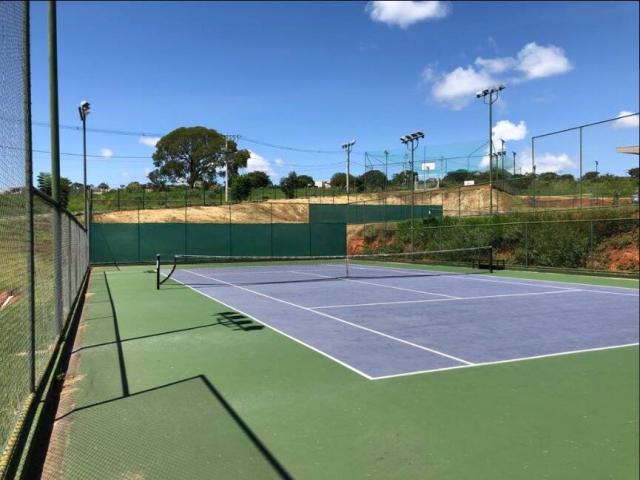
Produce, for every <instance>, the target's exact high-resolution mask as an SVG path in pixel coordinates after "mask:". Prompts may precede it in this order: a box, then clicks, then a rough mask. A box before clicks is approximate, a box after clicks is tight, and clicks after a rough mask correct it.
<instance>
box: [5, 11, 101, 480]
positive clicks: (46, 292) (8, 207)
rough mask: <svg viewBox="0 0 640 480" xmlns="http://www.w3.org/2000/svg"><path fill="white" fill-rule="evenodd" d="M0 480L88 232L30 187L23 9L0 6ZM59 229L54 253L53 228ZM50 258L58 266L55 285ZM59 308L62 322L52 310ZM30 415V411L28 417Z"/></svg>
mask: <svg viewBox="0 0 640 480" xmlns="http://www.w3.org/2000/svg"><path fill="white" fill-rule="evenodd" d="M0 71H1V72H2V73H1V74H0V106H1V107H2V115H1V116H0V255H1V256H2V259H3V262H4V266H3V268H2V269H0V478H4V476H5V475H6V474H7V472H8V471H9V470H10V469H11V468H15V459H16V457H17V456H18V455H17V452H16V445H17V444H18V443H20V442H21V441H22V440H21V439H24V438H25V434H26V432H27V431H28V430H29V417H30V415H31V418H32V415H33V412H34V411H35V407H36V406H37V405H36V401H37V398H38V395H39V394H40V393H41V392H42V391H43V389H44V387H45V386H46V385H45V383H46V381H47V375H46V372H47V371H48V369H49V367H50V365H51V364H52V360H53V357H54V352H55V349H56V345H57V344H58V343H59V341H60V339H61V335H62V333H63V327H64V325H65V324H66V322H67V320H68V318H70V314H71V311H72V309H73V306H74V304H75V302H76V300H77V298H78V296H79V293H80V291H81V286H82V283H83V280H84V278H85V276H86V273H87V271H88V266H89V265H88V262H89V258H88V243H87V232H86V230H85V229H84V227H83V226H82V225H81V224H80V223H78V221H77V220H76V219H75V217H73V216H72V215H71V214H70V213H69V212H68V211H66V210H64V209H63V208H61V207H60V206H59V205H58V204H56V202H54V201H53V200H52V199H50V198H49V197H47V196H46V195H44V194H42V193H41V192H39V191H38V190H36V189H35V188H33V186H32V167H31V152H32V150H31V118H30V92H29V84H30V77H29V10H28V4H27V3H26V2H1V3H0ZM57 216H58V217H59V218H60V220H61V223H62V226H63V242H62V248H61V249H56V248H55V244H54V240H53V225H54V221H55V218H56V217H57ZM55 259H60V261H61V263H62V265H63V275H62V278H61V279H58V281H56V276H55V275H54V262H55ZM58 302H61V303H62V306H63V309H62V316H58V315H57V313H56V312H57V311H59V310H57V309H56V305H57V304H58ZM29 412H31V413H29Z"/></svg>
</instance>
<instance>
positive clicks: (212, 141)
mask: <svg viewBox="0 0 640 480" xmlns="http://www.w3.org/2000/svg"><path fill="white" fill-rule="evenodd" d="M249 156H250V154H249V151H248V150H238V145H237V144H236V142H234V141H233V140H229V141H228V152H227V151H225V137H224V135H222V134H220V133H218V132H217V131H216V130H214V129H211V128H205V127H181V128H177V129H175V130H173V131H172V132H170V133H168V134H167V135H165V136H164V137H162V138H161V139H160V140H159V141H158V143H157V144H156V151H155V152H154V154H153V164H154V165H155V166H156V167H157V168H158V171H159V174H161V175H163V176H165V177H166V178H167V179H168V180H169V181H170V182H174V181H176V180H184V181H186V182H187V185H189V187H190V188H193V187H194V185H195V184H196V182H206V183H208V184H213V183H215V180H216V175H217V173H218V172H217V169H218V168H220V167H222V166H224V165H225V163H226V161H228V164H229V171H228V175H229V179H231V178H233V177H234V176H235V175H237V173H238V169H239V168H243V167H246V166H247V160H248V159H249Z"/></svg>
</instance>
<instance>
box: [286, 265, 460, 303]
mask: <svg viewBox="0 0 640 480" xmlns="http://www.w3.org/2000/svg"><path fill="white" fill-rule="evenodd" d="M290 272H291V273H297V274H298V275H309V276H312V277H320V278H336V277H330V276H328V275H322V274H320V273H311V272H298V271H295V270H290ZM336 280H344V281H345V282H354V283H363V284H365V285H373V286H376V287H384V288H392V289H393V290H402V291H405V292H413V293H424V294H427V295H434V296H436V297H446V298H448V299H449V300H458V299H460V298H462V297H454V296H453V295H445V294H444V293H434V292H427V291H426V290H415V289H413V288H404V287H396V286H395V285H385V284H384V283H375V282H365V281H364V280H354V279H353V278H336Z"/></svg>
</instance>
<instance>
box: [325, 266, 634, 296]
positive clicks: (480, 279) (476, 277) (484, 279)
mask: <svg viewBox="0 0 640 480" xmlns="http://www.w3.org/2000/svg"><path fill="white" fill-rule="evenodd" d="M390 263H391V262H390ZM326 266H327V267H331V266H333V265H326ZM349 268H355V269H359V270H374V271H378V272H379V271H385V270H393V271H396V272H403V273H416V272H421V271H422V272H432V273H442V274H444V275H446V274H452V275H455V272H453V273H452V272H444V271H437V270H426V269H420V268H416V269H407V268H404V269H403V268H395V267H386V266H385V267H360V266H356V265H350V266H349ZM458 278H460V279H461V280H471V281H476V282H491V283H503V284H505V285H525V286H530V287H541V286H546V287H549V288H558V289H561V290H572V288H571V287H557V286H555V285H545V284H546V283H564V284H565V285H575V286H580V287H586V286H592V285H589V284H587V283H572V282H559V281H556V280H535V279H532V280H530V282H537V283H527V282H513V281H503V280H497V279H495V280H494V279H490V278H487V277H486V276H485V275H484V274H475V275H464V274H462V275H459V277H458ZM501 278H502V277H501ZM600 288H622V289H625V290H630V288H628V287H616V286H611V287H609V286H601V287H600ZM631 289H632V288H631ZM582 290H583V291H585V292H597V293H609V294H611V295H625V296H628V297H637V296H638V294H635V293H618V292H608V291H604V290H591V289H582Z"/></svg>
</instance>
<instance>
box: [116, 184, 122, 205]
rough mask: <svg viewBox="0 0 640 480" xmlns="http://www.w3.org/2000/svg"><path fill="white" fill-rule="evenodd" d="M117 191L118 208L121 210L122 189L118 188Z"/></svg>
mask: <svg viewBox="0 0 640 480" xmlns="http://www.w3.org/2000/svg"><path fill="white" fill-rule="evenodd" d="M116 193H117V197H118V210H121V208H120V189H119V188H118V189H117V190H116Z"/></svg>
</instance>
